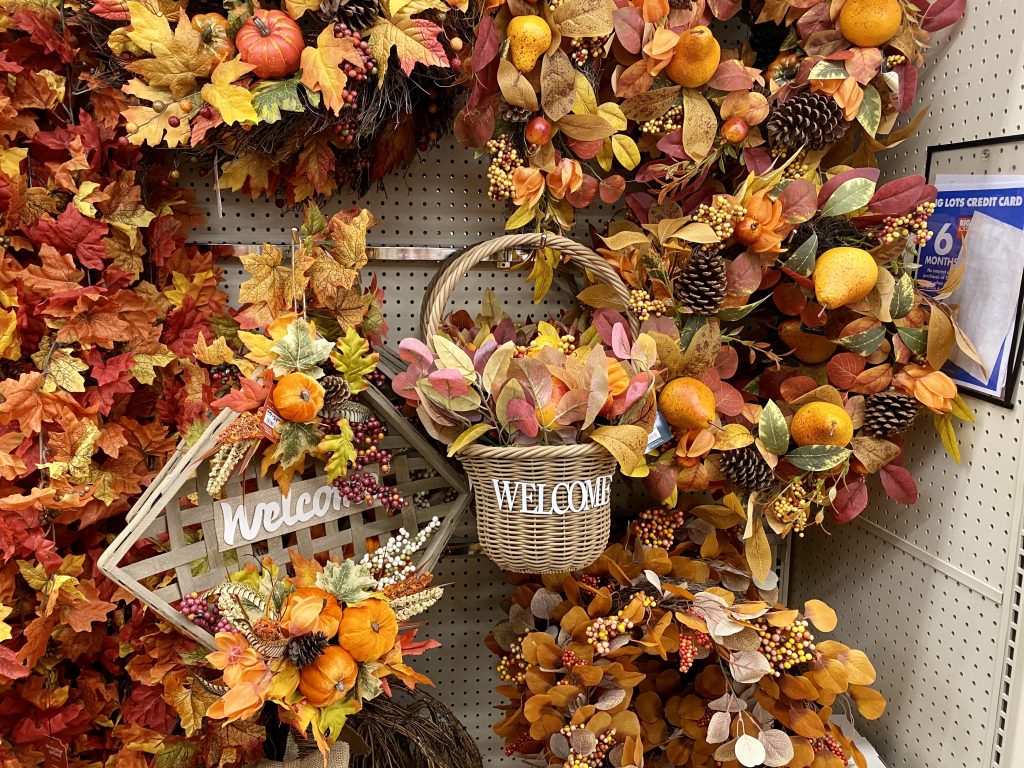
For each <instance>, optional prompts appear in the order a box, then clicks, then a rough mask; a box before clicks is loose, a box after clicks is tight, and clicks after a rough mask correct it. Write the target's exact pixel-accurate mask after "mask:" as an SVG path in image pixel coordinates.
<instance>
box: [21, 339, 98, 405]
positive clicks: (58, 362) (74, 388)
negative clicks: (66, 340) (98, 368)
mask: <svg viewBox="0 0 1024 768" xmlns="http://www.w3.org/2000/svg"><path fill="white" fill-rule="evenodd" d="M51 344H52V341H51V339H50V338H48V337H47V338H45V339H43V341H42V342H41V343H40V345H39V351H38V352H36V353H35V354H34V355H32V362H34V363H35V364H36V367H37V368H39V370H41V371H43V373H44V375H45V378H44V379H43V386H42V387H41V389H42V391H43V392H55V391H56V390H57V387H60V388H61V389H63V390H64V391H65V392H85V379H84V378H82V373H81V372H82V371H87V370H89V366H88V365H86V364H85V363H83V362H82V361H81V360H79V359H78V358H77V357H75V356H74V355H73V354H71V353H70V352H68V350H66V349H64V348H63V347H57V348H56V349H54V350H53V351H52V352H51V351H50V346H51Z"/></svg>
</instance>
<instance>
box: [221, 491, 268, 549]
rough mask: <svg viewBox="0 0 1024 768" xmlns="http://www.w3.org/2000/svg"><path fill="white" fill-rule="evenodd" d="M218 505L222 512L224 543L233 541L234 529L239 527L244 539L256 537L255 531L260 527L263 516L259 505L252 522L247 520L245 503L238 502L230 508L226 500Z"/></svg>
mask: <svg viewBox="0 0 1024 768" xmlns="http://www.w3.org/2000/svg"><path fill="white" fill-rule="evenodd" d="M220 506H221V512H222V513H223V514H224V543H225V544H234V543H235V531H236V530H238V529H241V533H242V539H243V540H244V541H252V540H253V539H255V538H256V532H257V531H259V529H260V522H261V521H262V516H263V513H262V510H260V508H259V506H257V507H256V517H255V519H253V521H252V522H249V516H248V515H247V514H246V512H245V504H239V505H238V507H237V508H236V509H232V508H231V505H230V504H229V503H228V502H226V501H222V502H221V503H220Z"/></svg>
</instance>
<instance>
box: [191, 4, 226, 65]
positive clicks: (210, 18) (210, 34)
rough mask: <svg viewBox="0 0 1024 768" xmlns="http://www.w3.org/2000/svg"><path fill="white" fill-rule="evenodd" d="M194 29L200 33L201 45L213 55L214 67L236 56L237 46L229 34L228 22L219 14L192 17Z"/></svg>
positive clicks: (202, 14)
mask: <svg viewBox="0 0 1024 768" xmlns="http://www.w3.org/2000/svg"><path fill="white" fill-rule="evenodd" d="M192 29H194V30H195V31H196V32H198V33H199V44H200V45H201V46H202V47H203V48H204V49H205V50H206V51H207V52H208V53H211V54H213V66H215V67H216V66H217V65H218V64H222V63H223V62H225V61H227V60H228V59H231V58H233V57H234V55H235V44H234V42H232V40H231V35H230V34H229V33H228V20H227V19H225V18H224V17H223V16H221V15H220V14H219V13H199V14H196V15H195V16H193V17H192Z"/></svg>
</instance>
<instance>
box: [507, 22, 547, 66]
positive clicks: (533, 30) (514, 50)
mask: <svg viewBox="0 0 1024 768" xmlns="http://www.w3.org/2000/svg"><path fill="white" fill-rule="evenodd" d="M550 45H551V27H549V26H548V24H547V22H546V21H544V19H542V18H541V17H540V16H516V17H515V18H514V19H512V21H510V22H509V23H508V47H509V53H510V54H511V55H512V64H513V65H514V66H515V68H516V69H518V70H519V71H520V72H529V71H530V70H532V69H533V68H534V67H535V66H536V65H537V59H539V58H540V57H541V54H543V53H544V51H546V50H547V49H548V46H550Z"/></svg>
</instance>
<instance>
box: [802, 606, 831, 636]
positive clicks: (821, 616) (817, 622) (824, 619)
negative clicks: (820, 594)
mask: <svg viewBox="0 0 1024 768" xmlns="http://www.w3.org/2000/svg"><path fill="white" fill-rule="evenodd" d="M804 616H806V617H807V618H808V619H809V620H810V622H811V624H813V625H814V626H815V627H816V628H817V629H819V630H821V631H822V632H831V631H832V630H834V629H835V628H836V624H837V623H838V620H837V618H836V612H835V611H834V610H832V608H831V607H830V606H829V605H828V604H827V603H825V602H823V601H821V600H808V601H807V602H806V603H804Z"/></svg>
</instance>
